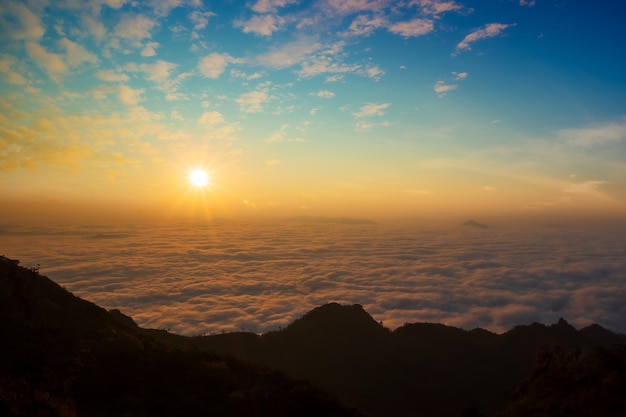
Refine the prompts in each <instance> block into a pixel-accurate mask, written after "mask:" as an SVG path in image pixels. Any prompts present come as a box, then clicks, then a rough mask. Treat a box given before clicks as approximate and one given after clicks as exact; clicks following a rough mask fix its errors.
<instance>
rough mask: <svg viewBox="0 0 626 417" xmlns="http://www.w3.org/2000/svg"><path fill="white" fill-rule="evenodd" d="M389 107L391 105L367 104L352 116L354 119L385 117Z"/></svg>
mask: <svg viewBox="0 0 626 417" xmlns="http://www.w3.org/2000/svg"><path fill="white" fill-rule="evenodd" d="M389 106H391V103H367V104H365V105H364V106H362V107H361V108H360V109H359V110H357V111H356V112H354V113H352V114H353V115H354V117H370V116H383V115H384V114H385V109H387V108H388V107H389Z"/></svg>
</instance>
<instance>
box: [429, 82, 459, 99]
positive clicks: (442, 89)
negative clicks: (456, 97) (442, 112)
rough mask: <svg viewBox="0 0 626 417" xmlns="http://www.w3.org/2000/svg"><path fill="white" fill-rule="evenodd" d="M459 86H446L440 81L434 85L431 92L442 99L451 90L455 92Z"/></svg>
mask: <svg viewBox="0 0 626 417" xmlns="http://www.w3.org/2000/svg"><path fill="white" fill-rule="evenodd" d="M458 87H459V86H458V85H456V84H446V83H445V82H444V81H442V80H440V81H437V82H436V83H435V86H434V87H433V90H434V91H435V93H437V94H439V97H443V96H445V95H446V94H448V93H449V92H450V91H452V90H456V89H457V88H458Z"/></svg>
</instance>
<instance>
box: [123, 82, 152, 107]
mask: <svg viewBox="0 0 626 417" xmlns="http://www.w3.org/2000/svg"><path fill="white" fill-rule="evenodd" d="M145 92H146V90H145V89H143V88H132V87H129V86H127V85H120V86H119V87H118V90H117V96H118V98H119V100H120V102H121V103H122V104H125V105H127V106H136V105H137V104H139V102H140V101H141V100H143V94H144V93H145Z"/></svg>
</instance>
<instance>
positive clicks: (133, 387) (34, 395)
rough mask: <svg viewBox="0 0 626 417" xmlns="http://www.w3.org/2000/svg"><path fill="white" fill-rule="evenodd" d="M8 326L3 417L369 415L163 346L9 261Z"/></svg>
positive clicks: (0, 374) (239, 366) (275, 376)
mask: <svg viewBox="0 0 626 417" xmlns="http://www.w3.org/2000/svg"><path fill="white" fill-rule="evenodd" d="M0 319H1V322H0V323H1V324H2V333H3V334H2V343H0V416H3V417H4V416H9V417H11V416H12V417H22V416H24V417H31V416H47V417H51V416H59V417H65V416H67V417H69V416H120V417H121V416H137V417H138V416H150V417H160V416H163V417H165V416H168V417H169V416H198V417H200V416H233V417H234V416H255V417H256V416H267V417H270V416H294V415H298V416H300V415H303V416H337V417H339V416H358V415H360V414H359V413H358V412H357V411H355V410H349V409H347V408H345V407H344V406H342V405H341V404H340V403H339V402H338V401H337V400H336V399H335V398H333V397H332V396H330V395H328V394H326V393H324V392H322V391H321V390H319V389H317V388H315V387H313V386H312V385H311V384H310V383H308V382H306V381H294V380H293V379H290V378H288V377H286V376H285V375H284V374H283V373H281V372H277V371H273V370H269V369H267V368H266V367H260V366H253V365H251V364H246V363H243V362H242V361H240V360H236V359H234V358H232V357H224V356H220V355H216V354H214V353H208V352H200V351H198V350H195V349H189V348H188V347H189V346H190V345H188V346H187V347H183V345H182V344H181V343H172V342H171V341H170V342H166V341H161V340H158V339H157V338H154V337H152V336H150V335H149V333H150V332H148V331H144V330H143V329H141V328H139V327H138V326H136V324H135V323H134V322H133V320H132V319H131V318H130V317H128V316H125V315H123V314H122V313H121V312H120V311H117V310H114V311H111V312H107V311H106V310H104V309H102V308H100V307H98V306H96V305H95V304H92V303H89V302H87V301H84V300H82V299H80V298H78V297H75V296H73V295H72V294H71V293H69V292H67V291H66V290H64V289H63V288H61V287H60V286H58V285H57V284H55V283H54V282H52V281H50V280H49V279H47V278H46V277H43V276H41V275H39V273H38V272H37V270H35V269H28V268H22V267H20V266H19V265H18V262H17V261H13V260H10V259H8V258H6V257H3V256H2V257H0ZM168 337H170V339H172V340H180V339H185V338H183V337H182V336H179V338H176V337H175V336H173V335H170V336H168Z"/></svg>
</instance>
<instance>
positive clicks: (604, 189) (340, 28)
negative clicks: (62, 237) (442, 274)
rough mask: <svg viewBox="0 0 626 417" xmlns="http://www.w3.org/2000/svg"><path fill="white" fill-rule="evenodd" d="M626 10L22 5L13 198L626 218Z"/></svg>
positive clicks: (6, 55)
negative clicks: (200, 178) (204, 179)
mask: <svg viewBox="0 0 626 417" xmlns="http://www.w3.org/2000/svg"><path fill="white" fill-rule="evenodd" d="M625 16H626V5H624V4H622V2H616V1H609V0H600V1H594V2H590V1H583V0H571V1H558V0H556V1H548V0H496V1H489V2H485V1H455V0H405V1H387V0H311V1H298V0H253V1H248V2H245V1H212V2H208V1H201V0H152V1H127V0H93V1H83V0H59V1H42V0H33V1H27V0H26V1H14V0H5V1H2V2H1V3H0V73H1V76H0V109H1V111H0V203H1V206H0V214H1V215H2V216H3V218H4V219H5V220H7V219H8V220H13V219H15V220H18V219H19V220H24V219H42V218H45V217H46V216H48V217H50V218H52V217H55V216H57V217H62V216H66V217H67V218H69V219H72V220H73V219H78V218H83V217H88V216H90V215H93V216H105V217H106V216H116V215H119V216H123V215H131V214H132V215H136V216H144V217H150V216H169V217H188V216H204V217H208V218H215V217H226V218H231V217H238V216H261V217H272V216H348V217H368V218H383V217H403V218H406V217H412V216H417V217H420V216H435V215H437V216H438V215H446V214H452V215H460V216H465V215H472V216H474V215H477V214H478V215H484V216H487V215H495V214H498V215H505V214H511V215H536V214H545V215H549V216H554V217H559V216H565V215H576V216H595V217H611V216H623V215H624V213H626V183H625V182H626V140H625V138H626V118H625V116H626V78H625V77H624V74H623V68H625V66H626V48H624V47H623V40H624V39H626V25H624V24H623V20H624V17H625ZM197 168H200V169H204V170H206V171H207V172H208V174H209V176H210V182H209V184H208V185H207V186H205V187H194V186H192V185H191V184H190V182H189V180H188V174H189V172H190V171H191V170H192V169H197Z"/></svg>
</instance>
